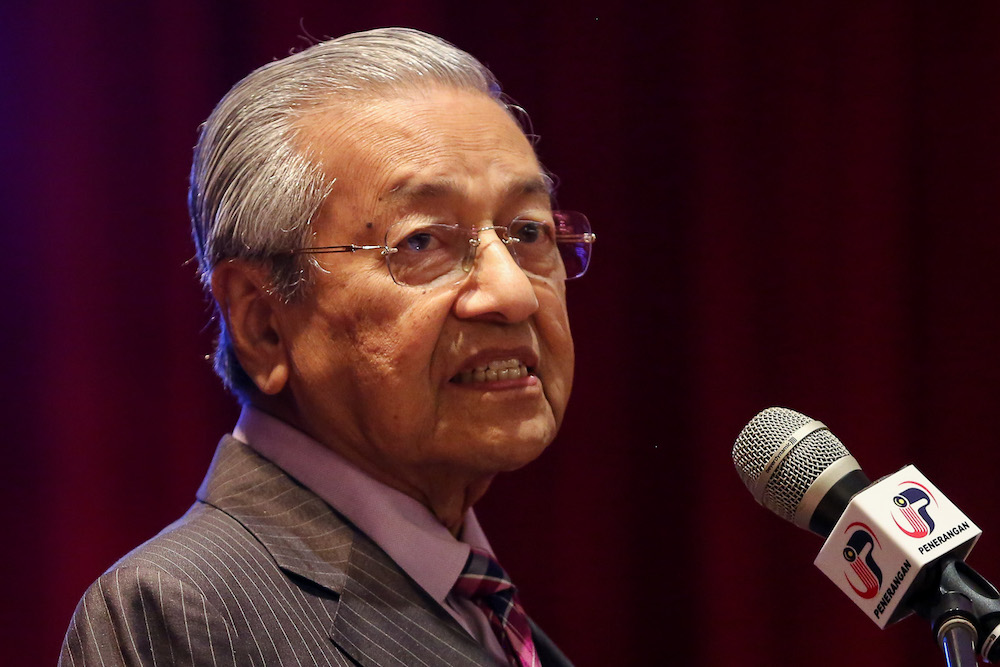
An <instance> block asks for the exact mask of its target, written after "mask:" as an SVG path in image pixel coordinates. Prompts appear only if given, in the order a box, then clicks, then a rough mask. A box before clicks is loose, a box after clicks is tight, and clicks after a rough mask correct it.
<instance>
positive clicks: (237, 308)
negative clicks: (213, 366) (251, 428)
mask: <svg viewBox="0 0 1000 667" xmlns="http://www.w3.org/2000/svg"><path fill="white" fill-rule="evenodd" d="M212 296H214V297H215V301H216V303H218V304H219V311H220V313H221V316H222V318H223V319H224V320H225V323H226V330H227V331H228V332H229V336H230V338H231V339H232V343H233V348H234V350H235V352H236V358H237V359H239V361H240V365H241V366H242V367H243V370H244V371H246V374H247V375H248V376H250V379H252V380H253V381H254V383H255V384H256V385H257V388H258V389H260V391H261V392H263V393H265V394H271V395H274V394H277V393H278V392H280V391H281V390H282V389H283V388H284V387H285V385H286V384H287V382H288V371H289V363H288V350H287V348H286V345H285V343H286V341H285V339H284V337H283V336H282V332H281V327H280V320H279V317H278V309H279V308H281V307H282V306H283V305H284V304H283V303H282V301H281V299H280V298H279V297H277V296H274V295H273V294H271V293H270V291H269V289H268V278H267V273H266V271H265V270H264V269H262V268H261V267H258V266H253V265H251V264H248V263H246V262H243V261H241V260H229V261H224V262H220V263H219V264H218V265H217V266H216V267H215V268H214V269H213V270H212Z"/></svg>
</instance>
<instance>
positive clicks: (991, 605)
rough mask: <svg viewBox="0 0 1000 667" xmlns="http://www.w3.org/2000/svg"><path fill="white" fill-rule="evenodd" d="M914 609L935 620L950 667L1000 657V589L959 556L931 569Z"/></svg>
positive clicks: (965, 666)
mask: <svg viewBox="0 0 1000 667" xmlns="http://www.w3.org/2000/svg"><path fill="white" fill-rule="evenodd" d="M929 576H930V578H929V579H928V581H927V587H926V588H925V591H926V592H925V593H924V594H923V595H921V596H919V597H918V598H917V599H915V600H914V601H913V609H914V610H915V611H916V612H917V613H918V614H920V615H921V616H922V617H924V618H925V619H927V620H929V621H930V622H931V629H932V630H933V631H934V634H935V636H936V637H937V641H938V645H939V646H940V647H941V650H942V651H943V652H944V655H945V661H946V664H947V666H948V667H978V665H979V663H978V662H977V661H976V652H977V650H978V651H979V653H981V654H982V656H983V658H984V659H985V660H986V661H987V662H993V661H996V660H997V659H998V658H1000V642H997V639H998V638H1000V593H998V592H997V589H996V588H995V587H994V586H993V584H991V583H990V582H988V581H987V580H986V579H985V578H983V577H982V575H980V574H979V573H978V572H976V571H975V570H973V569H972V568H971V567H969V566H968V565H967V564H966V563H965V561H962V560H959V559H957V558H945V559H944V560H942V561H941V565H940V567H939V568H935V570H934V571H933V572H931V573H930V575H929Z"/></svg>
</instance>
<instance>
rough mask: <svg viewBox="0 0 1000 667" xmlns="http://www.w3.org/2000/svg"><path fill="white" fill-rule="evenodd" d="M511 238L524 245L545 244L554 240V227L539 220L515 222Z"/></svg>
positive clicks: (512, 224)
mask: <svg viewBox="0 0 1000 667" xmlns="http://www.w3.org/2000/svg"><path fill="white" fill-rule="evenodd" d="M510 233H511V236H513V237H514V238H516V239H517V240H518V243H523V244H544V243H547V242H550V241H551V240H552V238H553V234H552V225H551V224H549V223H546V222H539V221H537V220H515V221H514V222H513V223H511V226H510Z"/></svg>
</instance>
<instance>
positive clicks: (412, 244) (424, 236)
mask: <svg viewBox="0 0 1000 667" xmlns="http://www.w3.org/2000/svg"><path fill="white" fill-rule="evenodd" d="M434 241H435V239H434V235H433V234H431V233H430V232H428V231H422V232H414V233H413V234H410V235H409V236H407V237H406V238H405V239H403V243H404V244H405V245H406V249H407V250H412V251H414V252H421V251H424V250H429V249H432V248H433V245H434Z"/></svg>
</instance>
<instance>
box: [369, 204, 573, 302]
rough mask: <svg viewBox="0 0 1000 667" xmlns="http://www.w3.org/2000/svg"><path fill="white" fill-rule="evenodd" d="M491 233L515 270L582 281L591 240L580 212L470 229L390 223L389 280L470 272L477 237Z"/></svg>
mask: <svg viewBox="0 0 1000 667" xmlns="http://www.w3.org/2000/svg"><path fill="white" fill-rule="evenodd" d="M488 230H493V231H494V232H495V233H496V234H497V235H498V236H499V237H500V239H501V240H502V241H503V242H504V244H505V245H506V246H507V249H508V250H509V251H510V253H511V255H513V256H514V259H515V260H516V261H517V263H518V265H519V266H520V267H521V268H522V269H523V270H524V271H526V272H528V273H531V274H534V275H536V276H540V277H545V278H551V277H560V278H563V279H571V278H577V277H579V276H582V275H583V273H584V272H585V271H586V270H587V265H588V263H589V261H590V248H591V244H592V243H593V235H592V234H591V233H590V222H589V221H588V220H587V218H586V216H585V215H583V214H582V213H576V212H575V211H557V212H555V213H554V214H553V217H552V219H546V220H528V219H517V220H514V221H513V222H511V224H510V225H508V226H507V227H500V226H496V227H488V228H483V229H478V230H477V229H471V228H468V227H462V226H460V225H445V224H437V223H414V222H410V221H403V222H398V223H396V224H394V225H393V226H392V227H390V228H389V231H388V232H387V233H386V238H385V244H386V246H387V247H388V248H390V249H393V250H394V251H392V252H389V253H387V254H386V263H387V265H388V267H389V273H390V274H391V275H392V277H393V280H395V281H396V282H397V283H400V284H403V285H426V284H427V283H430V282H432V281H435V280H438V279H440V278H442V277H450V276H452V275H454V276H455V277H456V278H460V277H461V275H462V274H464V273H468V272H469V271H471V270H472V268H473V264H474V262H475V257H476V248H477V245H479V243H477V241H476V239H478V238H479V235H480V234H483V233H486V232H487V231H488Z"/></svg>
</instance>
